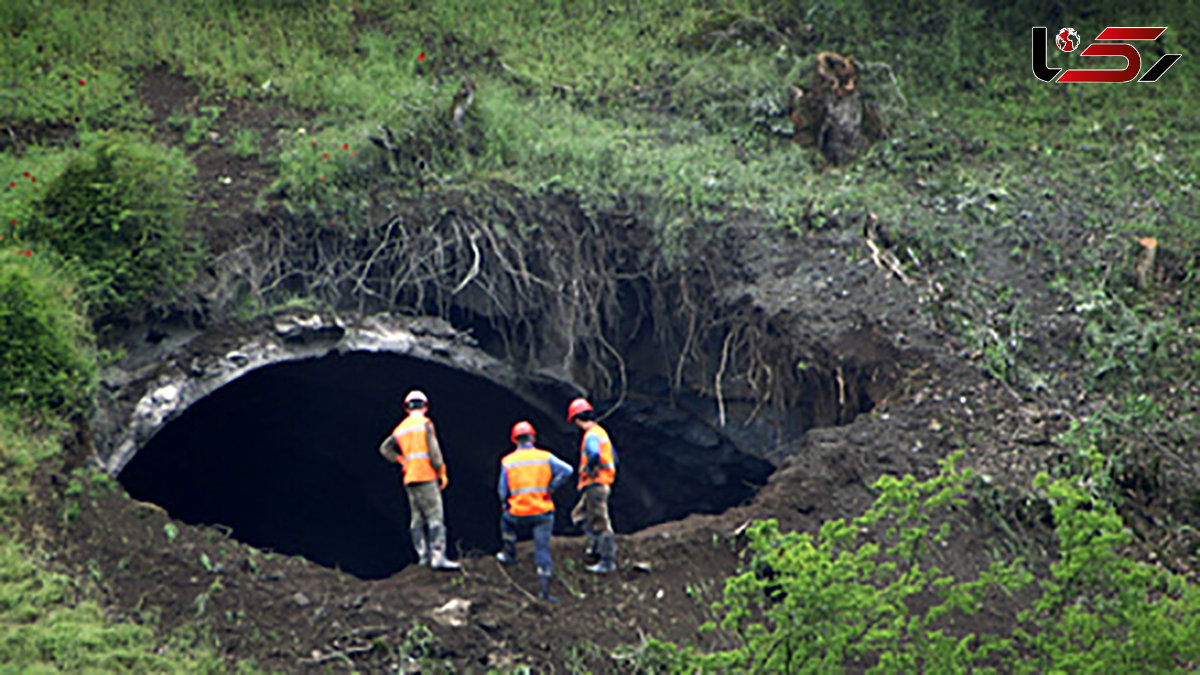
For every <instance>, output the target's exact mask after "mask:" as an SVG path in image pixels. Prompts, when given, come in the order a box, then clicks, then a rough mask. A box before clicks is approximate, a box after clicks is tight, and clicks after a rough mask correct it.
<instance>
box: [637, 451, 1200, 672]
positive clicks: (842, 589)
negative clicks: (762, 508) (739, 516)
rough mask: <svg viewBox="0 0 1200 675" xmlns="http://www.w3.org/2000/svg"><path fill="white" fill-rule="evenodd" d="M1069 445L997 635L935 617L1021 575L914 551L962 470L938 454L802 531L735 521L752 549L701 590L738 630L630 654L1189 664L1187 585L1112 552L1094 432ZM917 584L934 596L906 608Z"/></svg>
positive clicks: (764, 661) (679, 661) (930, 663)
mask: <svg viewBox="0 0 1200 675" xmlns="http://www.w3.org/2000/svg"><path fill="white" fill-rule="evenodd" d="M1082 452H1084V454H1086V455H1087V461H1085V462H1083V463H1082V465H1083V466H1090V467H1091V468H1090V469H1087V468H1084V469H1081V470H1082V473H1079V474H1075V475H1072V476H1069V477H1066V478H1062V479H1057V480H1053V481H1052V480H1051V479H1050V478H1049V477H1047V476H1045V475H1042V476H1039V478H1038V480H1037V483H1036V487H1037V488H1038V489H1039V490H1042V491H1043V494H1045V495H1046V496H1047V498H1048V500H1049V502H1050V504H1051V506H1052V508H1053V513H1054V519H1055V526H1056V529H1057V534H1058V537H1059V549H1058V552H1057V553H1058V557H1057V560H1056V561H1055V562H1054V563H1053V564H1051V565H1050V568H1049V574H1048V578H1046V579H1045V580H1043V581H1040V582H1038V588H1039V589H1040V591H1041V593H1040V596H1039V597H1038V598H1037V599H1036V600H1034V601H1033V602H1032V603H1031V604H1030V606H1029V607H1028V608H1027V609H1025V610H1024V611H1023V612H1021V613H1020V614H1019V616H1018V625H1017V626H1015V627H1014V630H1013V632H1012V634H1011V635H993V634H980V635H975V634H965V635H963V634H958V635H955V634H950V633H947V632H946V631H945V630H944V628H945V626H946V625H947V622H946V620H947V619H950V620H952V619H953V618H954V617H955V616H956V615H957V616H962V615H965V614H971V613H973V612H975V611H978V610H979V609H981V608H982V607H983V606H984V605H985V603H986V602H987V598H988V597H989V595H988V593H989V592H996V591H999V592H1000V593H1002V594H1011V593H1012V592H1013V591H1015V590H1017V589H1019V588H1021V587H1023V586H1026V585H1028V584H1029V583H1030V582H1031V581H1032V579H1033V577H1032V575H1031V574H1030V572H1029V570H1027V569H1025V567H1024V565H1023V563H1022V562H1021V561H1019V560H1018V561H1012V562H1005V563H993V565H992V566H991V567H990V568H989V569H987V570H985V571H983V572H982V573H981V574H980V576H979V578H978V579H975V580H968V579H956V578H954V577H952V576H950V575H949V574H947V573H945V572H944V571H942V570H940V569H938V568H937V567H936V566H930V565H929V564H928V561H929V557H928V555H927V553H928V551H929V550H930V545H931V544H934V543H937V542H939V541H942V540H944V539H945V538H946V537H947V536H948V535H949V534H950V532H951V526H950V525H949V524H948V523H949V522H952V521H950V520H947V519H946V518H945V517H944V514H945V509H946V507H948V506H950V505H953V504H955V503H959V502H961V500H962V499H963V498H964V497H965V490H966V486H967V485H968V479H969V477H970V476H969V473H962V472H959V471H957V470H955V469H954V464H953V458H952V459H951V461H949V462H946V463H945V464H944V465H943V470H942V473H941V475H939V476H938V477H936V478H934V479H933V480H930V481H925V482H917V481H916V480H915V479H913V477H912V476H906V477H904V478H903V479H897V478H895V477H892V476H884V477H882V478H880V479H879V481H877V482H876V483H875V486H874V487H875V489H876V490H878V491H879V492H880V496H879V498H878V499H877V501H876V503H875V505H874V506H873V507H872V508H871V509H868V510H867V512H866V513H865V514H864V515H863V516H862V517H860V518H857V519H855V520H854V521H853V522H851V523H847V522H846V521H845V520H843V519H837V520H831V521H827V522H826V523H825V524H824V525H823V526H822V528H821V531H820V533H819V534H818V535H816V536H813V535H812V534H810V533H807V532H789V533H781V532H780V531H779V528H778V525H777V524H776V522H775V521H773V520H768V521H763V522H758V523H755V524H754V525H752V526H751V527H750V528H748V529H747V531H746V532H747V536H748V538H749V544H748V549H747V550H748V552H749V553H750V556H751V557H750V560H749V562H748V564H747V565H746V566H745V568H744V571H742V572H741V573H740V574H738V575H736V576H734V577H732V578H730V579H729V580H727V582H726V584H725V594H724V600H723V601H722V602H721V603H717V604H716V605H715V606H714V609H717V610H719V611H720V612H721V613H722V616H723V618H722V620H721V622H720V627H721V628H722V629H723V630H724V631H725V633H726V636H727V637H731V638H733V639H734V640H735V641H736V642H737V644H738V646H737V647H736V648H733V649H728V650H724V651H715V652H710V653H701V652H699V651H698V650H696V648H695V647H684V648H679V647H677V646H676V645H673V644H671V643H667V642H662V641H658V640H651V641H649V642H648V643H647V644H645V645H643V646H642V648H641V649H639V650H638V654H637V656H638V662H639V663H638V665H639V667H640V668H642V669H643V670H645V671H647V672H693V671H697V670H719V671H739V672H740V671H742V670H747V671H750V672H814V671H815V672H837V671H840V670H841V669H852V670H854V671H860V670H864V669H870V670H872V671H879V672H926V671H928V672H964V671H967V670H972V669H975V668H982V667H988V666H995V665H996V664H1003V667H1002V670H1005V671H1014V672H1078V671H1093V672H1114V673H1115V672H1166V671H1172V670H1178V671H1193V670H1194V669H1196V668H1197V667H1200V642H1197V641H1196V640H1195V636H1196V635H1197V634H1200V588H1197V586H1195V585H1193V584H1190V583H1189V582H1188V581H1187V580H1186V579H1185V578H1184V577H1183V576H1182V575H1179V574H1175V573H1172V572H1170V571H1168V570H1166V569H1164V568H1161V567H1156V566H1154V565H1150V564H1146V563H1142V562H1139V561H1136V560H1133V559H1130V558H1128V557H1126V556H1125V555H1123V551H1125V550H1126V549H1127V547H1128V546H1129V545H1130V543H1131V541H1132V536H1131V534H1130V533H1129V532H1128V530H1127V529H1126V528H1125V525H1124V523H1123V522H1122V520H1121V517H1120V516H1119V515H1118V514H1117V512H1116V509H1115V508H1114V505H1113V504H1112V503H1111V502H1110V501H1108V499H1107V498H1106V496H1105V494H1104V493H1105V491H1104V490H1096V489H1094V487H1095V486H1094V485H1093V483H1094V481H1095V480H1098V479H1100V478H1101V476H1100V475H1098V474H1097V471H1100V472H1101V473H1103V469H1104V466H1105V461H1104V457H1103V456H1102V455H1101V454H1100V453H1099V451H1098V450H1097V449H1096V448H1095V447H1094V446H1090V447H1088V448H1085V449H1084V450H1082ZM939 514H941V515H939ZM939 521H940V522H942V523H943V524H941V525H936V523H938V522H939ZM918 598H924V599H927V600H931V599H933V598H938V599H940V602H934V603H932V606H931V607H930V608H929V609H928V610H926V611H924V612H917V611H914V609H913V606H914V605H913V602H912V601H913V600H916V599H918ZM951 623H953V621H951ZM707 628H708V629H713V628H715V626H713V625H711V624H710V625H709V626H708V627H707Z"/></svg>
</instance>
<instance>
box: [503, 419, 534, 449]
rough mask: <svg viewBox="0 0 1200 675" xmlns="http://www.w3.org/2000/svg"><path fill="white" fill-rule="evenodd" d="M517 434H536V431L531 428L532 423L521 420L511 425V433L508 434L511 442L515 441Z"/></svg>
mask: <svg viewBox="0 0 1200 675" xmlns="http://www.w3.org/2000/svg"><path fill="white" fill-rule="evenodd" d="M518 436H537V432H536V431H534V430H533V425H532V424H530V423H529V422H526V421H524V420H521V421H520V422H517V423H516V424H514V425H513V428H512V435H510V436H509V438H511V439H512V442H513V443H516V442H517V437H518Z"/></svg>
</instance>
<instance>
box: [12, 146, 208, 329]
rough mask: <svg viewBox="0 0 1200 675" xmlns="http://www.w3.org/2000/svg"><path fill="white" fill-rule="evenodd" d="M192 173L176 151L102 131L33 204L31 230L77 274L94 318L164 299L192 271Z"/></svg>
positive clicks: (195, 251) (195, 260)
mask: <svg viewBox="0 0 1200 675" xmlns="http://www.w3.org/2000/svg"><path fill="white" fill-rule="evenodd" d="M194 171H195V170H194V168H193V167H192V165H191V164H190V163H189V162H188V161H187V159H186V158H184V156H183V154H182V153H181V152H179V151H178V150H174V149H171V150H168V149H164V148H161V147H158V146H154V145H152V144H148V143H145V142H144V141H141V140H140V139H138V138H136V137H127V136H113V135H108V136H100V137H97V138H95V139H94V140H93V141H92V142H91V144H90V145H89V146H88V147H87V149H86V150H84V151H82V152H80V153H78V154H77V155H76V156H75V157H73V158H72V160H71V162H70V164H68V166H67V167H66V169H64V170H63V172H62V173H61V174H60V175H59V176H58V177H56V178H55V179H53V180H52V181H50V182H49V185H48V186H47V190H46V192H45V194H44V196H43V197H42V198H41V199H40V200H38V201H37V202H35V208H34V214H33V218H32V224H31V225H30V228H29V236H30V237H31V238H32V239H34V240H35V241H41V242H43V243H45V244H47V245H48V246H49V247H50V248H51V249H53V251H54V252H56V254H57V255H58V256H60V257H61V258H62V259H63V261H64V263H65V264H66V266H67V267H68V269H70V270H71V271H72V272H73V273H75V274H77V275H78V276H79V278H80V279H81V280H82V284H83V289H84V292H85V294H86V296H87V299H88V302H89V311H90V312H91V314H92V316H93V317H95V318H96V319H97V320H99V321H105V320H110V319H112V318H115V317H117V316H118V315H120V314H122V313H124V312H128V311H130V310H132V308H134V307H136V306H142V305H144V304H147V303H155V302H163V301H165V300H167V299H169V298H170V295H171V293H174V292H177V291H178V289H179V288H181V287H182V286H183V285H184V284H185V283H187V282H188V281H189V280H191V278H192V277H193V275H194V274H195V270H196V265H197V263H198V261H199V251H198V248H197V246H196V244H195V243H194V241H193V240H192V238H191V237H189V235H188V234H187V230H186V222H187V217H188V214H189V212H190V205H189V204H188V202H187V199H186V195H187V193H188V190H189V188H190V181H191V180H192V177H193V175H194Z"/></svg>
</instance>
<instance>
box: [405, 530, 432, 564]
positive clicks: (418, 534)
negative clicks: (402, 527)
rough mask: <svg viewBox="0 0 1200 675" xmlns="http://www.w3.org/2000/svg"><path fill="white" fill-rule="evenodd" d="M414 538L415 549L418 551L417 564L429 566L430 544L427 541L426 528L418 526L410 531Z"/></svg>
mask: <svg viewBox="0 0 1200 675" xmlns="http://www.w3.org/2000/svg"><path fill="white" fill-rule="evenodd" d="M408 533H409V535H411V536H412V543H413V548H415V549H417V564H418V565H420V566H422V567H424V566H425V565H428V564H429V542H428V541H426V540H425V526H424V525H417V526H416V527H413V528H412V529H410V530H409V531H408Z"/></svg>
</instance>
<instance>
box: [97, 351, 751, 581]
mask: <svg viewBox="0 0 1200 675" xmlns="http://www.w3.org/2000/svg"><path fill="white" fill-rule="evenodd" d="M414 387H417V388H421V389H423V390H424V391H425V392H426V393H427V394H428V395H429V397H430V416H431V417H432V419H433V420H434V422H435V424H437V427H438V433H439V436H440V437H441V440H442V444H443V447H444V448H445V451H446V455H447V464H448V466H449V475H450V486H449V487H448V488H447V490H446V491H445V493H444V498H445V509H446V520H447V523H448V528H449V536H450V540H451V541H452V542H453V543H454V544H455V546H454V548H455V550H456V551H457V552H458V553H460V554H470V553H472V552H483V553H490V552H493V551H495V550H496V549H497V547H498V546H499V534H498V532H497V522H496V521H497V517H498V515H499V501H498V498H497V496H496V482H497V479H498V475H499V461H500V458H501V457H502V456H503V455H504V454H505V453H506V452H508V450H509V449H510V446H509V444H508V434H509V429H510V427H511V426H512V424H513V423H514V422H516V421H517V420H519V419H529V420H530V421H531V422H533V424H534V426H535V427H536V428H537V429H538V431H539V441H540V443H539V444H540V445H542V446H543V447H545V448H546V449H549V450H552V451H554V452H555V453H556V454H557V455H558V456H559V457H561V458H563V459H564V460H566V461H567V462H568V463H570V464H572V465H576V464H577V462H578V443H579V436H578V432H577V431H576V430H574V429H573V428H572V427H570V426H568V425H566V423H565V422H564V421H563V420H561V419H548V418H546V417H545V416H543V415H541V414H538V413H535V412H534V408H533V406H530V405H528V404H527V403H526V402H525V401H524V400H522V399H521V398H520V397H518V396H516V395H515V394H513V393H512V392H511V391H508V390H506V389H505V388H503V387H500V386H499V385H496V384H493V383H492V382H490V381H488V380H486V379H483V378H481V377H478V376H475V375H471V374H469V373H467V372H464V371H460V370H455V369H452V368H449V367H446V366H441V365H438V364H434V363H431V362H428V361H422V360H419V359H413V358H409V357H403V356H397V355H393V354H376V353H366V352H362V353H352V354H346V355H337V356H328V357H323V358H320V359H312V360H306V361H298V362H292V363H285V364H279V365H274V366H269V367H266V368H262V369H259V370H257V371H254V372H253V373H250V374H248V375H246V376H244V377H242V378H240V379H238V380H236V381H234V382H232V383H230V384H228V385H226V386H225V387H223V388H221V389H220V390H218V391H217V392H214V393H213V394H212V395H210V396H208V397H207V398H205V399H204V400H202V401H199V402H198V403H196V404H195V405H193V406H191V407H190V408H189V409H188V410H187V411H185V412H184V413H183V414H182V415H181V416H180V417H179V418H178V419H176V420H175V421H173V422H171V423H169V424H168V425H167V426H166V427H164V428H163V429H162V430H161V431H160V432H159V433H158V434H157V435H155V436H154V438H152V439H151V440H150V442H149V443H147V444H146V446H145V447H144V448H142V449H141V450H140V451H139V452H138V453H137V454H136V455H135V456H134V457H133V459H132V460H131V461H130V462H129V464H128V465H127V466H126V468H125V469H124V471H122V473H121V475H120V481H121V483H122V484H124V486H125V488H126V489H127V490H128V491H129V493H130V495H131V496H133V497H134V498H136V499H140V500H143V501H148V502H153V503H156V504H159V505H161V506H163V507H165V508H166V509H167V510H168V511H169V512H170V514H171V515H172V516H173V517H176V518H179V519H181V520H183V521H186V522H189V523H203V524H218V523H219V524H223V525H226V526H229V527H231V528H232V529H233V536H235V537H236V538H238V539H239V540H241V541H244V542H247V543H249V544H252V545H254V546H258V547H262V548H267V549H271V550H275V551H279V552H283V553H289V554H298V555H302V556H304V557H306V558H308V559H310V560H313V561H314V562H317V563H319V564H322V565H326V566H329V567H339V568H341V569H343V570H345V571H347V572H350V573H352V574H355V575H357V576H359V577H364V578H382V577H386V576H389V575H391V574H392V573H394V572H396V571H398V570H399V569H400V568H402V567H404V566H405V565H407V564H409V563H411V562H413V560H414V554H413V551H412V547H411V545H410V543H409V538H408V517H409V516H408V503H407V501H406V499H405V496H404V490H403V488H402V486H401V484H400V480H399V476H398V472H397V470H396V468H395V467H393V466H389V465H388V464H387V463H385V462H384V460H383V459H382V458H381V457H380V456H379V454H378V451H377V447H378V445H379V442H380V440H382V439H383V437H385V436H386V435H387V434H388V433H389V432H390V431H391V429H392V428H393V427H394V426H395V425H396V423H397V422H398V421H399V419H400V417H401V414H402V413H401V411H400V401H401V399H402V397H403V396H404V394H405V392H406V391H407V390H408V389H410V388H414ZM552 403H553V404H555V405H556V407H562V408H563V409H565V407H566V403H567V401H565V400H564V401H561V402H557V401H555V402H552ZM558 403H561V406H558V405H557V404H558ZM605 426H606V427H607V428H608V430H609V432H610V434H611V435H612V437H613V439H614V443H615V444H616V446H617V449H618V452H619V455H620V470H619V474H618V482H617V485H616V488H615V490H614V493H613V498H612V515H613V521H614V525H615V527H616V528H617V530H618V531H620V532H631V531H635V530H638V529H641V528H643V527H646V526H648V525H652V524H654V523H658V522H663V521H667V520H673V519H676V518H680V517H683V516H685V515H687V514H688V513H697V512H700V513H715V512H720V511H723V510H724V509H726V508H728V507H730V506H733V505H735V504H737V503H740V502H741V501H743V500H745V499H746V498H748V497H749V496H751V495H752V494H753V492H754V490H755V489H756V487H757V486H758V485H761V484H762V483H764V482H765V480H766V477H767V476H768V474H769V473H770V471H771V466H770V465H769V464H768V463H766V462H764V461H762V460H760V459H757V458H754V457H751V456H749V455H745V454H742V453H740V452H738V451H737V450H736V449H735V448H734V447H733V446H732V445H731V444H730V443H729V441H727V440H725V439H724V438H722V437H720V436H718V435H717V434H715V433H714V432H713V431H712V430H711V429H709V428H708V427H707V426H705V425H704V424H703V423H702V422H700V421H699V420H698V419H696V418H694V417H692V416H690V415H688V414H686V413H683V412H680V411H676V410H674V409H671V408H669V407H667V406H665V405H662V404H657V403H646V402H643V403H632V404H629V405H626V406H624V407H623V408H622V409H621V411H620V412H619V413H618V414H616V415H614V416H612V417H611V418H609V419H608V420H606V421H605ZM575 498H576V492H575V484H574V480H573V479H572V481H571V483H570V484H569V485H566V486H564V487H562V488H560V489H559V490H558V492H557V493H556V495H555V502H556V505H557V510H558V514H559V522H558V530H559V531H561V532H563V533H569V532H571V530H570V526H569V525H568V524H567V523H566V515H567V513H568V512H569V510H570V508H571V507H572V506H573V505H574V501H575Z"/></svg>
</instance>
